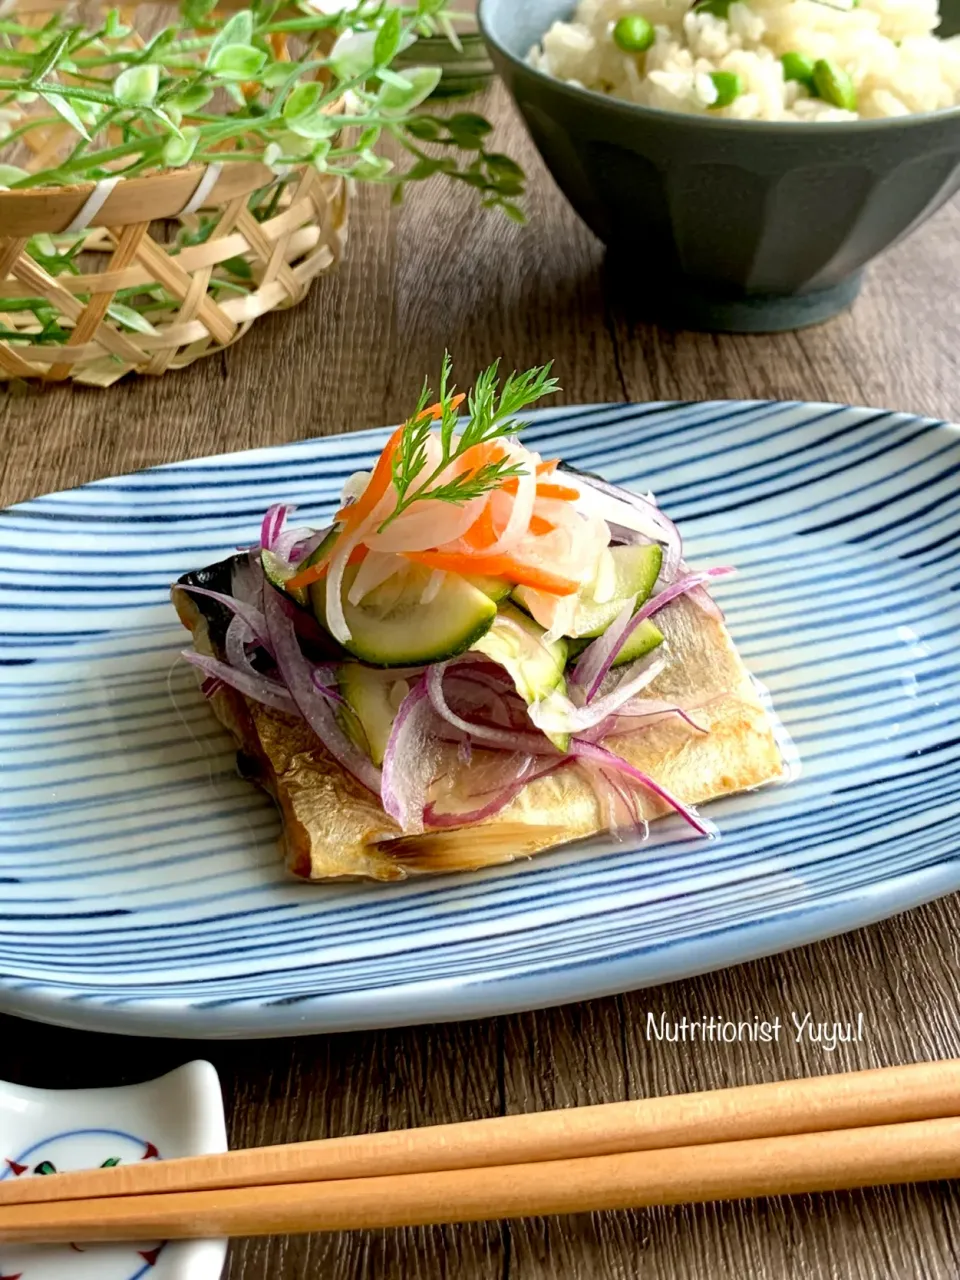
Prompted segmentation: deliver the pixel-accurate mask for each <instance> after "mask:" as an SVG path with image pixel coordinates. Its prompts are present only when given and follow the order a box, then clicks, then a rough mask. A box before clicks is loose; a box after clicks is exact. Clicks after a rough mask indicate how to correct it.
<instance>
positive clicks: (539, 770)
mask: <svg viewBox="0 0 960 1280" xmlns="http://www.w3.org/2000/svg"><path fill="white" fill-rule="evenodd" d="M535 763H536V762H535V761H534V758H533V757H529V758H528V760H527V761H526V763H525V764H523V765H522V766H521V768H520V769H519V770H518V773H517V776H516V777H515V778H514V780H513V781H512V782H510V783H508V784H507V785H506V786H504V787H502V788H500V789H499V790H496V791H494V792H492V793H491V794H490V795H489V798H488V799H485V800H484V801H483V803H482V804H479V805H477V806H476V807H475V808H473V809H460V810H448V811H447V812H442V811H441V810H440V808H439V807H438V805H437V804H435V803H431V804H428V805H427V807H426V809H425V810H424V814H423V820H424V823H425V824H426V826H428V827H438V828H442V827H463V826H469V825H472V824H473V823H475V822H482V821H483V820H484V818H492V817H493V816H494V814H497V813H499V812H500V810H501V809H505V808H506V806H507V805H508V804H509V803H510V801H511V800H513V799H514V798H515V797H516V796H518V795H519V794H520V792H521V791H522V790H523V789H524V787H526V786H529V784H530V783H531V782H535V781H536V780H537V779H538V778H545V777H546V776H547V775H548V774H551V773H556V771H557V770H558V769H562V768H563V767H564V765H566V764H567V763H568V758H567V757H566V756H563V757H558V758H557V759H554V760H551V761H550V762H549V763H543V762H542V761H541V764H540V766H539V767H535Z"/></svg>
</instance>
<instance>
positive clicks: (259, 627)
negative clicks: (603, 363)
mask: <svg viewBox="0 0 960 1280" xmlns="http://www.w3.org/2000/svg"><path fill="white" fill-rule="evenodd" d="M554 390H556V383H555V381H554V379H553V378H552V377H550V368H549V366H545V367H542V368H535V369H531V370H529V371H528V372H527V373H524V374H511V375H509V376H508V377H506V378H505V379H503V380H502V382H501V380H500V379H499V376H498V368H497V366H496V365H494V366H492V367H491V368H490V369H488V370H486V372H485V373H483V374H482V375H481V376H480V377H479V378H478V380H477V382H476V384H475V386H474V387H473V389H472V390H471V391H470V392H469V394H468V395H467V396H464V395H462V394H460V393H458V392H457V391H456V388H455V387H453V385H452V382H451V369H450V362H449V359H447V360H445V361H444V365H443V370H442V374H441V379H440V388H439V393H438V395H437V396H436V398H435V397H434V396H433V395H432V394H431V393H430V392H429V390H428V389H427V388H426V387H424V390H423V392H422V393H421V396H420V400H419V402H418V404H417V406H416V409H415V410H414V412H413V414H412V415H411V416H410V418H408V419H407V421H406V422H405V423H403V424H402V425H401V426H400V427H398V428H397V429H396V430H395V431H394V432H393V433H392V435H391V436H390V438H389V439H388V441H387V443H386V445H385V447H384V449H383V452H382V453H381V454H380V456H379V458H378V459H377V461H376V463H375V465H374V467H373V469H372V470H371V471H369V472H360V473H357V474H356V475H354V476H351V477H350V479H349V480H348V481H347V482H346V484H345V486H344V489H343V493H342V498H341V503H340V507H339V509H338V510H337V511H336V513H335V515H334V519H333V524H332V525H331V526H330V527H329V528H328V529H325V530H319V531H315V530H312V529H307V528H293V529H290V528H288V527H287V521H288V519H289V517H290V515H291V514H292V512H293V510H294V509H293V508H292V507H289V506H284V505H278V506H275V507H271V508H270V510H269V511H268V512H267V513H266V515H265V516H264V519H263V524H262V528H261V538H260V542H259V543H258V544H257V545H256V546H255V547H253V548H251V549H250V551H249V552H248V554H247V556H246V558H245V559H244V560H242V561H241V562H240V567H239V568H237V569H236V570H235V571H234V582H233V593H232V594H230V595H228V594H226V593H215V592H209V591H206V592H204V591H203V589H202V588H199V587H184V588H183V589H185V590H190V591H195V592H198V593H200V594H206V595H207V596H211V595H212V596H215V597H216V601H217V604H218V605H219V606H221V607H223V608H226V609H228V610H229V611H230V613H231V615H232V618H231V621H230V623H229V626H228V627H227V631H226V639H225V644H224V649H225V656H224V659H223V660H221V659H220V658H214V657H210V656H207V655H204V654H199V653H195V652H193V651H190V652H188V653H186V654H185V655H184V656H185V657H186V658H187V660H188V661H190V662H192V663H194V665H196V666H197V667H199V668H200V670H201V671H202V672H203V675H204V676H205V681H204V686H203V687H204V692H205V693H206V695H207V696H209V697H216V696H218V695H221V694H222V693H223V692H224V689H225V688H226V687H229V688H231V689H233V690H236V691H238V692H239V693H241V694H243V695H244V696H246V697H248V698H251V699H254V700H257V701H260V702H262V703H264V704H266V705H268V706H270V707H272V708H273V709H274V710H276V711H277V712H280V713H282V714H286V715H292V716H298V717H302V718H303V719H304V720H306V722H307V723H308V724H309V725H310V727H311V728H312V730H313V731H314V733H315V734H316V735H317V737H318V738H319V739H320V741H321V742H322V743H323V745H324V746H325V748H326V749H327V750H328V751H329V752H330V754H331V755H332V756H333V757H334V759H335V760H336V761H337V762H338V764H339V765H340V766H341V767H342V768H343V769H344V770H346V771H347V772H348V773H350V774H351V775H352V776H353V777H354V778H356V779H357V781H358V782H360V783H361V784H362V785H363V786H364V787H367V788H368V789H369V790H370V791H373V792H374V793H376V794H378V795H379V796H380V798H381V801H382V803H383V807H384V809H385V811H386V812H387V813H388V814H389V815H390V816H391V817H393V818H394V819H395V820H396V822H397V824H398V825H399V827H400V828H401V829H402V830H403V831H404V832H417V831H421V830H423V829H424V828H425V827H432V826H437V827H440V826H451V825H468V824H470V823H472V822H478V821H482V820H483V819H484V818H486V817H490V816H492V815H493V814H495V813H497V812H499V811H500V810H501V809H502V808H503V807H505V806H506V805H507V804H509V803H510V802H511V800H512V799H513V798H514V797H515V796H516V795H518V794H519V791H520V790H522V788H523V787H524V786H526V785H527V783H529V782H530V781H532V780H533V779H535V778H539V777H542V776H545V775H546V774H548V773H550V772H553V771H556V770H557V769H567V768H574V769H581V770H584V771H585V772H586V773H587V774H588V776H589V777H590V779H591V782H592V784H593V785H594V787H595V789H596V790H597V793H598V800H599V801H600V803H601V806H602V809H603V811H604V812H605V813H607V814H608V815H610V816H609V825H610V827H611V829H613V830H616V831H620V830H622V829H623V828H624V827H625V826H626V827H630V828H637V829H641V828H643V829H645V828H644V824H643V823H642V822H641V820H640V819H639V817H638V816H637V814H638V811H637V806H636V797H637V794H638V792H642V791H644V790H646V791H649V792H651V793H653V794H655V795H656V796H658V797H659V799H660V800H661V801H665V802H666V803H667V804H668V805H669V806H670V807H672V808H673V809H674V810H675V811H676V812H677V813H678V814H680V816H681V817H683V818H684V820H685V821H687V822H688V823H689V824H690V826H691V827H692V828H694V829H695V830H696V831H697V832H698V833H700V834H708V833H709V826H708V824H705V823H704V822H703V821H702V820H701V819H700V818H699V817H698V816H697V815H696V814H695V813H694V812H693V811H692V810H691V809H689V808H688V807H687V806H685V805H683V804H682V803H681V802H680V801H679V800H677V799H675V798H674V797H672V796H671V795H670V794H669V793H668V792H666V791H665V790H664V788H663V787H661V786H660V785H659V784H658V783H657V782H656V781H655V780H653V779H651V778H649V777H647V776H646V775H645V774H642V773H640V772H639V771H638V770H637V769H635V768H634V767H633V766H631V765H630V764H629V763H628V762H627V761H626V760H624V759H623V758H622V757H621V756H620V755H618V754H617V752H616V751H615V750H614V749H613V747H612V746H611V739H618V738H623V737H624V735H626V734H631V733H642V732H645V731H648V730H649V729H650V727H651V726H652V725H654V724H657V723H659V722H660V721H662V720H663V719H665V718H670V719H672V720H673V721H674V722H675V723H676V724H678V725H682V726H684V728H685V731H686V732H689V733H703V732H705V730H704V728H703V726H702V725H700V724H699V723H698V720H697V717H696V708H691V707H682V706H679V705H675V704H674V703H672V702H671V701H669V700H664V699H663V698H659V697H656V696H651V695H650V694H648V692H647V686H648V685H650V684H652V683H653V682H654V680H655V679H656V677H657V676H658V675H659V674H660V672H661V671H663V669H664V668H665V666H666V664H667V663H668V661H669V654H668V653H667V652H666V646H665V645H664V644H663V635H662V633H661V632H660V631H659V629H658V628H657V626H656V623H655V622H654V621H653V619H654V618H655V615H656V614H657V613H658V612H659V610H660V609H662V608H663V607H664V606H667V605H668V604H669V603H670V601H672V600H675V599H676V598H677V597H678V596H681V595H687V594H689V595H690V596H691V598H692V599H694V600H696V601H697V602H698V603H699V604H700V605H701V607H703V608H705V609H706V610H708V611H709V612H711V613H717V612H718V610H717V608H716V605H715V604H714V603H713V601H712V600H711V599H710V597H709V596H708V595H707V594H706V592H705V590H704V583H706V582H707V581H708V580H709V579H711V578H712V577H718V576H721V575H722V574H725V573H728V572H730V570H728V569H725V568H719V569H708V570H706V571H702V572H697V573H695V572H692V571H690V570H689V569H688V568H687V566H686V565H685V564H684V562H683V548H682V543H681V540H680V535H679V533H678V532H677V530H676V527H675V526H674V525H673V524H672V522H671V521H669V520H668V519H667V518H666V517H665V516H664V515H663V513H662V512H661V511H660V509H659V507H658V505H657V503H656V501H655V499H654V498H653V497H652V496H645V497H644V496H639V495H637V494H634V493H632V492H630V491H629V490H626V489H621V488H618V487H616V486H612V485H609V484H607V483H606V482H604V481H602V480H600V479H598V478H596V477H593V476H589V475H586V474H583V473H580V472H577V471H573V470H571V469H568V468H564V467H563V465H562V464H561V463H560V462H559V460H558V459H556V458H552V457H547V458H544V457H542V456H541V455H540V454H539V453H537V452H535V451H534V450H532V449H529V448H526V447H525V446H524V445H523V444H521V443H520V441H519V440H518V438H517V436H518V433H519V431H520V430H521V429H522V427H523V425H524V424H523V422H522V421H521V420H520V418H519V417H518V415H519V414H521V413H522V411H523V410H524V409H525V408H526V407H528V406H529V405H530V404H532V403H534V402H535V401H537V400H538V399H540V398H541V397H543V396H545V395H549V394H550V393H552V392H553V391H554ZM462 407H465V408H466V410H467V413H466V416H464V417H461V416H460V413H459V411H460V409H461V408H462ZM481 779H482V780H484V781H483V782H481ZM478 787H480V788H481V789H480V790H478Z"/></svg>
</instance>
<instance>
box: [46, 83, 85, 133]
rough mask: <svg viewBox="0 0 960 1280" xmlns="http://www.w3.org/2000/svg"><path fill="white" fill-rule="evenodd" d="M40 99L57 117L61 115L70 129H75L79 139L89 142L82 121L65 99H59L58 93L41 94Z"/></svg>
mask: <svg viewBox="0 0 960 1280" xmlns="http://www.w3.org/2000/svg"><path fill="white" fill-rule="evenodd" d="M40 97H41V98H43V100H44V102H47V103H49V104H50V106H51V107H53V109H54V111H56V112H57V114H58V115H61V116H62V117H63V118H64V120H66V122H67V124H68V125H70V126H71V128H74V129H76V131H77V133H79V134H80V136H81V138H86V139H87V140H88V141H89V138H90V135H89V133H87V130H86V128H85V127H84V123H83V121H82V120H81V119H80V117H79V116H78V115H77V113H76V111H74V109H73V107H72V106H71V104H70V103H69V101H68V100H67V99H66V98H63V97H61V96H60V94H59V93H41V94H40Z"/></svg>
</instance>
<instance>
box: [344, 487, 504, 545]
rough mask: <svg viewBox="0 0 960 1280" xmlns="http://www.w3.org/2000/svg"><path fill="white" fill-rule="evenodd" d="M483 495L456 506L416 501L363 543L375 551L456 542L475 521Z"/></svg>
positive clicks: (437, 502)
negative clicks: (381, 531) (381, 530)
mask: <svg viewBox="0 0 960 1280" xmlns="http://www.w3.org/2000/svg"><path fill="white" fill-rule="evenodd" d="M483 503H484V499H482V498H475V499H473V500H472V501H470V502H465V503H464V504H463V505H462V506H456V505H455V504H454V503H452V502H439V501H436V500H432V501H423V502H415V503H414V504H413V505H412V506H411V507H409V508H408V510H406V511H404V513H403V515H401V516H398V517H397V518H396V520H394V521H392V523H391V524H389V525H388V526H387V528H386V529H385V530H384V531H383V533H371V534H370V535H369V536H368V537H367V538H366V539H365V541H366V544H367V546H368V547H370V548H371V549H372V550H374V551H394V552H399V551H429V550H430V549H431V548H432V547H444V546H446V545H447V544H448V543H451V542H457V541H458V539H460V538H462V537H463V535H464V534H465V533H466V532H467V530H468V529H469V528H470V527H471V525H473V524H474V523H475V521H476V520H477V518H478V516H479V515H480V512H481V511H482V509H483Z"/></svg>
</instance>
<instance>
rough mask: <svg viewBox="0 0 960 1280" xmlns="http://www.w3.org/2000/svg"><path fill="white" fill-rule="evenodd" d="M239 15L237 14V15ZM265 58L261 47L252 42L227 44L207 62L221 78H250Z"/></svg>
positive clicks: (257, 70)
mask: <svg viewBox="0 0 960 1280" xmlns="http://www.w3.org/2000/svg"><path fill="white" fill-rule="evenodd" d="M237 16H238V17H239V14H238V15H237ZM266 60H267V55H266V54H265V53H264V52H263V50H262V49H257V48H256V47H255V46H254V45H252V44H228V45H224V47H223V48H222V49H220V50H219V51H218V52H217V54H216V56H215V57H214V58H212V59H211V60H210V62H209V64H208V65H209V67H210V70H211V71H212V72H213V73H214V75H218V76H220V78H221V79H222V80H252V79H253V78H254V76H255V75H257V74H258V72H259V71H260V69H261V67H262V66H263V64H264V63H265V62H266Z"/></svg>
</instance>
